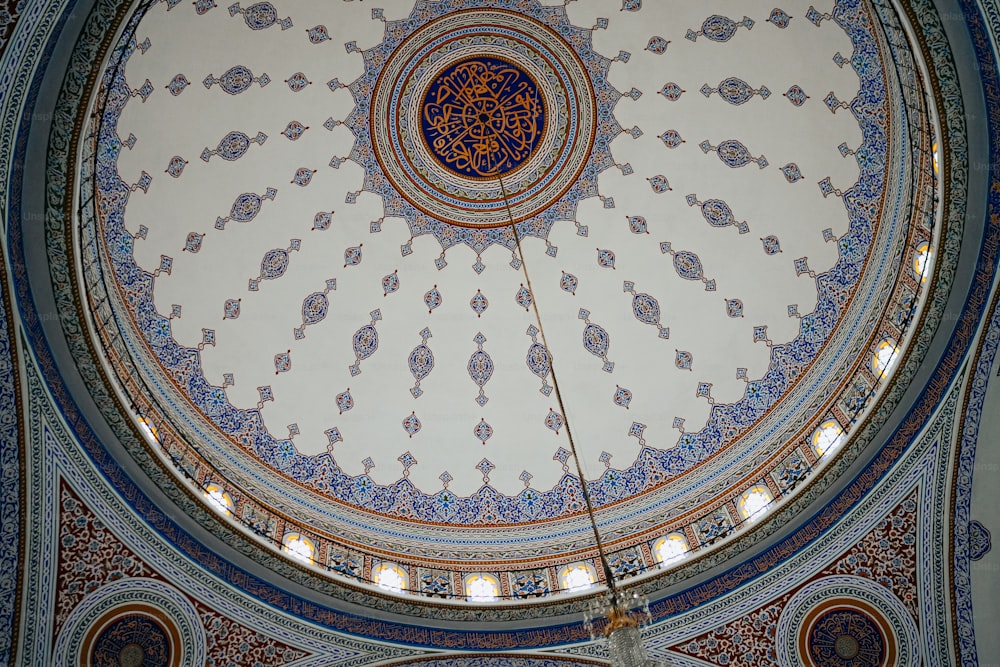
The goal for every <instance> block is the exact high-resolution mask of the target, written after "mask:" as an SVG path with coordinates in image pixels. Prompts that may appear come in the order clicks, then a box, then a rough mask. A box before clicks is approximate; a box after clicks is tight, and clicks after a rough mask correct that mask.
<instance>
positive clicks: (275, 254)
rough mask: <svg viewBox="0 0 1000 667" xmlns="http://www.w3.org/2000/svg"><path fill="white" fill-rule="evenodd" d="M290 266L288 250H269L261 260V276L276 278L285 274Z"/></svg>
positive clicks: (269, 278) (270, 278)
mask: <svg viewBox="0 0 1000 667" xmlns="http://www.w3.org/2000/svg"><path fill="white" fill-rule="evenodd" d="M287 268H288V252H287V251H286V250H282V249H281V248H275V249H274V250H268V251H267V253H266V254H265V255H264V259H263V260H261V262H260V277H261V278H264V279H266V280H274V279H275V278H280V277H281V276H283V275H284V273H285V270H286V269H287Z"/></svg>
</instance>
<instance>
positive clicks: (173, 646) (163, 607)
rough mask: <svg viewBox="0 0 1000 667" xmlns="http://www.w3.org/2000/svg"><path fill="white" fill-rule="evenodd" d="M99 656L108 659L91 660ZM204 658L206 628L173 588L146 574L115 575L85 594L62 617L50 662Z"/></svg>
mask: <svg viewBox="0 0 1000 667" xmlns="http://www.w3.org/2000/svg"><path fill="white" fill-rule="evenodd" d="M137 649H138V650H137ZM161 649H162V650H161ZM98 655H101V656H104V657H106V658H107V659H104V658H102V659H100V660H97V659H95V657H96V656H98ZM136 659H141V660H142V662H134V660H136ZM130 660H131V661H133V662H129V661H130ZM205 662H206V643H205V628H204V627H203V626H202V625H201V623H200V622H199V615H198V612H197V611H196V610H195V608H194V607H193V606H192V605H191V602H190V600H188V599H187V597H186V596H185V595H184V594H183V593H181V592H180V591H178V590H177V589H176V588H174V587H173V586H170V585H169V584H165V583H163V582H161V581H158V580H155V579H147V578H144V577H132V578H126V579H119V580H118V581H113V582H111V583H108V584H104V585H103V586H101V587H99V588H98V589H97V590H95V591H93V592H91V593H89V594H88V595H87V596H86V597H85V598H84V599H83V600H82V601H81V602H80V604H78V605H77V606H76V607H74V609H73V611H72V612H71V613H70V615H69V616H68V617H67V618H66V620H65V622H64V624H63V626H62V629H61V630H60V631H59V635H58V636H57V637H56V639H55V645H54V646H53V654H52V660H51V664H54V665H129V664H141V665H143V666H144V667H149V666H150V665H153V666H160V665H169V667H180V666H181V665H204V664H205Z"/></svg>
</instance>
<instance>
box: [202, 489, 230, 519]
mask: <svg viewBox="0 0 1000 667" xmlns="http://www.w3.org/2000/svg"><path fill="white" fill-rule="evenodd" d="M205 498H207V499H208V504H209V505H211V506H212V507H214V508H215V509H217V510H219V511H220V512H222V513H223V514H225V515H226V516H232V515H233V508H234V507H235V506H234V505H233V499H232V497H231V496H230V495H229V494H228V493H226V490H225V489H223V488H222V487H221V486H219V485H218V484H209V485H208V486H206V487H205Z"/></svg>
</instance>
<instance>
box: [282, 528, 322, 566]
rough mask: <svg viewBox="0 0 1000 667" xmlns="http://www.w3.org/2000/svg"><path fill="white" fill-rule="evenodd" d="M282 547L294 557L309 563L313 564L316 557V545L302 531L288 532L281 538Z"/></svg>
mask: <svg viewBox="0 0 1000 667" xmlns="http://www.w3.org/2000/svg"><path fill="white" fill-rule="evenodd" d="M281 549H282V551H284V552H285V553H286V554H288V555H289V556H291V557H292V558H294V559H296V560H300V561H302V562H303V563H306V564H308V565H312V564H313V559H314V558H315V557H316V545H315V544H313V541H312V540H310V539H309V538H308V537H305V536H304V535H302V534H300V533H286V534H285V537H284V538H282V540H281Z"/></svg>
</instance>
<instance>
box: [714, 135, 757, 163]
mask: <svg viewBox="0 0 1000 667" xmlns="http://www.w3.org/2000/svg"><path fill="white" fill-rule="evenodd" d="M716 150H717V151H718V153H719V159H720V160H722V161H723V162H725V163H726V165H728V166H730V167H733V168H734V169H735V168H737V167H742V166H743V165H745V164H747V163H748V162H750V157H751V155H750V151H748V150H747V147H746V146H744V145H743V144H742V143H740V142H739V141H736V140H735V139H726V140H725V141H723V142H722V143H721V144H719V146H718V148H717V149H716Z"/></svg>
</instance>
